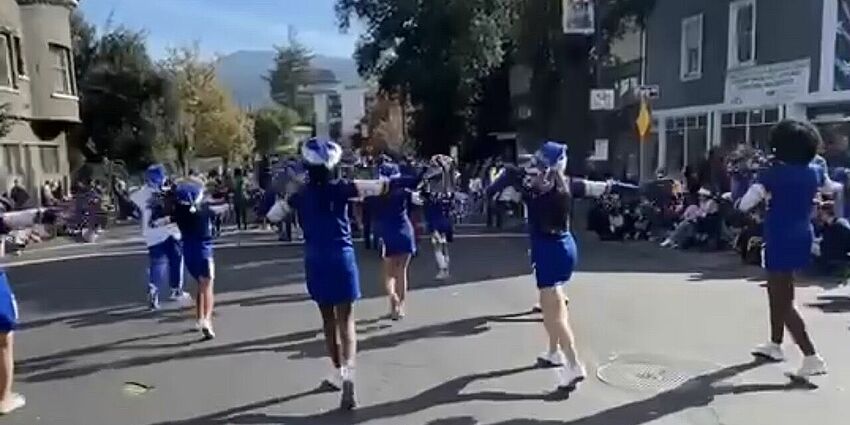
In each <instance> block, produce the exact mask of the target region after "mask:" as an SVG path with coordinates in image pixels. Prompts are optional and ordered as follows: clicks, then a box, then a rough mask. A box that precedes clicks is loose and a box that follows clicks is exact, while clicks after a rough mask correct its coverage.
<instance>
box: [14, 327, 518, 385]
mask: <svg viewBox="0 0 850 425" xmlns="http://www.w3.org/2000/svg"><path fill="white" fill-rule="evenodd" d="M526 314H527V313H516V314H508V315H503V316H482V317H473V318H467V319H461V320H456V321H452V322H447V323H439V324H435V325H430V326H425V327H421V328H416V329H410V330H405V331H401V332H395V333H387V334H378V335H374V336H370V337H366V338H363V339H361V340H360V341H358V347H359V350H360V351H369V350H379V349H386V348H392V347H396V346H399V345H401V344H404V343H406V342H410V341H415V340H420V339H429V338H461V337H467V336H471V335H478V334H481V333H483V332H486V331H488V330H489V329H490V326H489V323H490V322H503V321H510V320H513V319H514V318H520V317H521V316H524V315H526ZM379 321H380V320H378V319H372V320H361V321H358V325H361V326H362V325H365V326H370V331H374V330H376V329H375V328H374V326H372V325H375V324H376V323H377V322H379ZM378 329H380V328H378ZM365 333H367V334H368V333H370V332H369V331H367V332H365ZM320 334H321V330H318V329H316V330H308V331H300V332H295V333H290V334H284V335H277V336H272V337H267V338H260V339H254V340H248V341H240V342H235V343H230V344H223V345H205V346H202V347H197V348H190V349H186V350H182V351H176V352H168V353H160V354H153V355H147V356H144V355H142V356H138V357H133V358H125V359H121V360H117V361H111V362H102V363H94V364H86V365H81V366H75V367H65V368H61V369H57V368H58V367H62V366H64V365H67V364H68V363H70V362H71V361H74V360H79V359H80V358H83V357H85V356H88V355H94V354H102V353H104V352H107V351H143V350H152V349H170V348H181V347H185V346H187V345H190V344H188V343H187V342H185V341H183V342H178V343H173V344H138V343H139V342H142V341H148V340H154V339H158V338H164V337H168V336H173V335H175V333H160V334H153V335H148V336H142V337H135V338H127V339H124V340H119V341H115V342H111V343H107V344H99V345H95V346H91V347H85V348H80V349H74V350H69V351H64V352H60V353H56V354H51V355H47V356H41V357H34V358H29V359H23V360H21V361H20V362H19V363H18V364H19V365H20V368H19V369H18V376H19V379H20V380H21V381H24V382H46V381H54V380H60V379H69V378H76V377H80V376H85V375H89V374H92V373H96V372H99V371H102V370H114V369H127V368H132V367H140V366H148V365H152V364H158V363H162V362H168V361H174V360H187V359H194V358H205V357H220V356H234V355H244V354H248V353H256V352H278V353H291V354H290V358H323V357H325V355H326V354H325V344H324V341H323V340H321V339H319V338H317V337H318V336H320Z"/></svg>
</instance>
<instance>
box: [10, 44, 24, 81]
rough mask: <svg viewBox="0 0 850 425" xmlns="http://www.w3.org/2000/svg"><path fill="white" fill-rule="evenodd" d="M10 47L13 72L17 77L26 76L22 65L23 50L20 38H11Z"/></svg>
mask: <svg viewBox="0 0 850 425" xmlns="http://www.w3.org/2000/svg"><path fill="white" fill-rule="evenodd" d="M12 47H13V51H14V53H15V54H14V58H15V71H16V72H17V74H18V77H24V78H26V76H27V67H26V64H25V63H24V49H22V48H21V37H17V36H16V37H13V38H12Z"/></svg>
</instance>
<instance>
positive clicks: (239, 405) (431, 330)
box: [0, 227, 850, 425]
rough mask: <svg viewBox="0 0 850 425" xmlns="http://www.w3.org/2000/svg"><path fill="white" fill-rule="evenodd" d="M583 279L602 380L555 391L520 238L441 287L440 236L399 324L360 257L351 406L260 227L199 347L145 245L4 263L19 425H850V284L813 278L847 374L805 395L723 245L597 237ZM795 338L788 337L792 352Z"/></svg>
mask: <svg viewBox="0 0 850 425" xmlns="http://www.w3.org/2000/svg"><path fill="white" fill-rule="evenodd" d="M579 240H580V248H581V257H582V258H581V259H580V273H578V274H577V275H576V276H575V278H574V281H573V282H572V283H571V284H570V285H569V289H568V292H569V295H570V298H571V314H572V321H573V324H574V326H575V328H576V332H577V338H578V342H579V349H580V354H581V358H582V359H583V360H584V361H585V362H586V363H587V366H588V369H589V371H590V372H591V374H592V376H591V377H590V378H589V379H588V380H587V381H586V382H585V383H583V384H581V385H580V387H579V388H578V389H577V391H575V392H573V393H572V394H570V395H569V396H568V397H565V396H563V395H559V394H552V393H551V391H550V390H551V389H552V388H553V387H554V380H553V377H552V375H551V372H550V371H545V370H538V369H534V368H533V367H532V366H533V364H534V357H535V356H536V355H537V354H538V352H540V351H541V350H542V349H543V348H545V340H544V337H543V335H544V334H543V330H542V325H541V324H540V319H539V317H538V316H537V315H535V314H532V313H530V311H529V310H530V307H531V306H532V305H533V304H534V302H535V298H536V291H535V289H534V284H533V281H532V279H531V277H530V275H529V272H530V269H529V266H528V259H527V244H526V241H525V239H524V237H523V236H522V235H521V234H511V233H487V232H483V231H482V229H480V228H476V227H470V228H466V229H464V230H463V231H462V232H461V235H460V237H459V238H458V240H457V241H456V242H455V243H454V245H453V246H452V256H453V276H452V279H451V280H450V281H448V282H437V281H435V280H434V279H433V275H434V274H435V272H436V269H435V267H436V266H435V262H434V259H433V256H432V255H431V253H430V249H429V248H430V247H429V246H428V245H426V244H425V241H424V240H423V241H422V243H421V244H420V247H421V248H422V249H423V251H422V252H421V254H420V255H419V256H418V257H416V258H415V259H414V261H413V265H412V272H411V284H412V293H411V296H410V299H409V312H408V317H407V318H406V319H405V320H404V321H402V322H399V323H394V322H390V321H387V320H385V319H383V318H382V317H383V316H384V315H385V314H386V312H387V303H386V301H385V300H384V298H382V289H381V285H380V283H379V281H378V270H379V262H378V256H377V253H375V252H374V251H366V250H364V249H363V247H362V246H358V255H359V260H360V263H361V273H362V286H363V292H364V296H365V297H364V299H363V300H362V301H361V302H360V303H358V305H357V307H356V315H357V318H358V320H359V321H358V329H359V332H360V334H359V350H360V355H359V357H358V365H357V374H358V376H357V377H358V380H357V384H358V398H359V402H360V407H359V409H358V410H356V411H355V412H353V413H348V414H343V413H340V412H338V411H336V407H337V405H338V395H337V394H334V393H326V392H322V391H321V390H320V389H319V386H318V384H319V381H320V380H321V378H323V376H324V375H325V374H326V372H327V371H328V370H329V365H328V361H327V360H326V359H325V358H324V357H323V356H324V345H323V342H322V339H321V338H320V318H319V314H318V312H317V311H316V309H315V307H314V305H313V304H312V303H311V302H310V301H309V299H308V298H307V296H306V294H305V288H304V286H303V270H302V266H301V254H302V252H301V248H300V246H298V245H297V244H292V245H286V246H281V245H279V244H276V243H275V242H274V241H273V237H272V236H270V235H266V234H262V233H251V234H247V235H239V236H237V235H230V236H227V237H225V238H224V239H223V240H222V241H221V243H220V245H221V246H220V248H219V249H218V250H217V251H216V263H217V264H216V269H217V282H216V289H217V292H218V294H219V298H218V301H219V302H218V305H217V311H216V319H215V323H216V331H217V333H218V336H219V337H218V338H217V339H216V340H214V341H212V342H199V339H198V335H197V334H196V333H194V332H193V331H191V329H192V326H193V322H192V320H191V319H190V317H189V312H188V311H180V310H178V309H176V308H174V307H172V306H167V309H166V311H164V312H161V313H156V314H153V313H149V312H147V311H145V309H144V307H143V306H142V305H141V301H143V298H144V297H143V295H144V289H145V283H144V273H143V270H144V265H145V257H144V255H141V254H140V253H141V252H142V251H141V249H142V248H143V247H141V246H140V245H139V242H138V241H135V240H127V241H117V242H114V243H109V244H102V245H89V246H76V247H71V248H63V249H50V250H46V251H43V252H39V251H32V252H28V253H26V254H24V256H21V257H13V258H8V259H6V267H7V268H8V274H9V276H10V279H11V280H12V282H13V286H14V290H15V292H16V294H17V297H18V301H19V304H20V310H21V313H22V325H21V330H20V332H19V334H18V338H17V341H16V342H17V347H16V348H17V352H16V354H17V355H16V357H17V363H18V371H17V373H18V376H17V386H16V390H17V391H20V392H22V393H24V394H25V395H26V396H27V398H28V405H27V406H26V408H25V409H24V410H21V411H19V412H15V413H13V414H12V415H10V416H9V417H6V418H0V423H4V424H5V423H8V424H25V425H34V424H49V425H54V424H56V425H125V424H126V425H161V424H183V425H186V424H192V425H201V424H287V425H289V424H320V425H321V424H328V425H338V424H339V425H341V424H370V425H371V424H398V425H638V424H677V425H679V424H681V425H720V424H723V425H758V424H772V425H782V424H795V425H798V424H819V425H833V424H834V425H839V424H846V423H847V420H846V418H847V417H848V415H850V404H848V403H847V402H846V401H847V398H848V396H850V394H848V392H847V389H848V388H850V360H848V359H850V333H849V332H850V331H848V319H850V298H848V297H847V294H848V293H850V291H848V290H846V289H845V288H843V287H833V286H830V285H827V284H824V283H814V282H810V283H805V284H803V285H801V289H800V292H799V296H798V303H799V304H800V305H801V306H802V307H803V313H804V315H805V317H806V319H807V320H808V323H809V327H810V329H811V331H812V334H813V337H814V339H815V342H816V344H817V345H818V348H819V349H820V351H821V352H822V354H823V356H824V357H825V358H826V360H827V361H828V362H829V365H830V372H831V374H830V375H829V376H827V377H823V378H818V379H815V380H814V381H813V383H814V384H815V385H816V386H817V388H813V387H810V386H804V385H796V384H792V383H790V382H789V381H788V380H787V379H786V378H785V377H784V376H783V372H784V371H785V370H786V369H789V368H792V367H796V366H797V363H798V361H799V355H798V354H797V352H796V351H795V350H793V347H792V346H791V345H790V344H787V345H788V347H787V348H788V353H790V354H791V355H790V356H789V357H790V359H789V362H788V363H787V364H758V363H753V362H752V360H751V357H750V356H749V354H748V352H749V349H750V348H751V347H752V346H754V345H755V344H756V343H759V342H763V340H764V339H765V338H766V337H767V320H766V304H767V303H766V300H765V296H764V289H763V288H762V287H761V282H760V281H759V280H758V276H759V271H758V270H757V269H753V268H746V267H742V266H740V264H739V262H738V260H737V259H736V258H735V257H734V256H732V255H731V254H725V253H720V254H717V253H712V254H705V253H682V252H675V251H667V250H662V249H660V248H657V247H654V246H652V245H650V244H648V243H638V242H627V243H612V242H598V241H596V240H594V238H593V237H591V236H589V235H585V234H580V235H579ZM789 343H790V340H789Z"/></svg>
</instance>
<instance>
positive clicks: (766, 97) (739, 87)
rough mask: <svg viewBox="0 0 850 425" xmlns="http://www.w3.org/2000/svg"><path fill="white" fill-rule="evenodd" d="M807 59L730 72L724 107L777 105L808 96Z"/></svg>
mask: <svg viewBox="0 0 850 425" xmlns="http://www.w3.org/2000/svg"><path fill="white" fill-rule="evenodd" d="M811 68H812V64H811V60H810V59H801V60H796V61H792V62H782V63H776V64H771V65H763V66H753V67H748V68H741V69H734V70H730V71H729V72H728V73H727V74H726V104H728V105H735V106H762V105H778V104H783V103H789V102H793V101H795V100H797V99H799V98H801V97H803V96H806V95H808V94H809V80H810V76H811V72H812V70H811Z"/></svg>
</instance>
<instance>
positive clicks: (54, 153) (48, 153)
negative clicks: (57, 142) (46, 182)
mask: <svg viewBox="0 0 850 425" xmlns="http://www.w3.org/2000/svg"><path fill="white" fill-rule="evenodd" d="M38 151H39V152H38V154H39V156H40V157H41V171H44V172H45V173H47V174H59V147H58V146H40V147H39V148H38Z"/></svg>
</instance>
